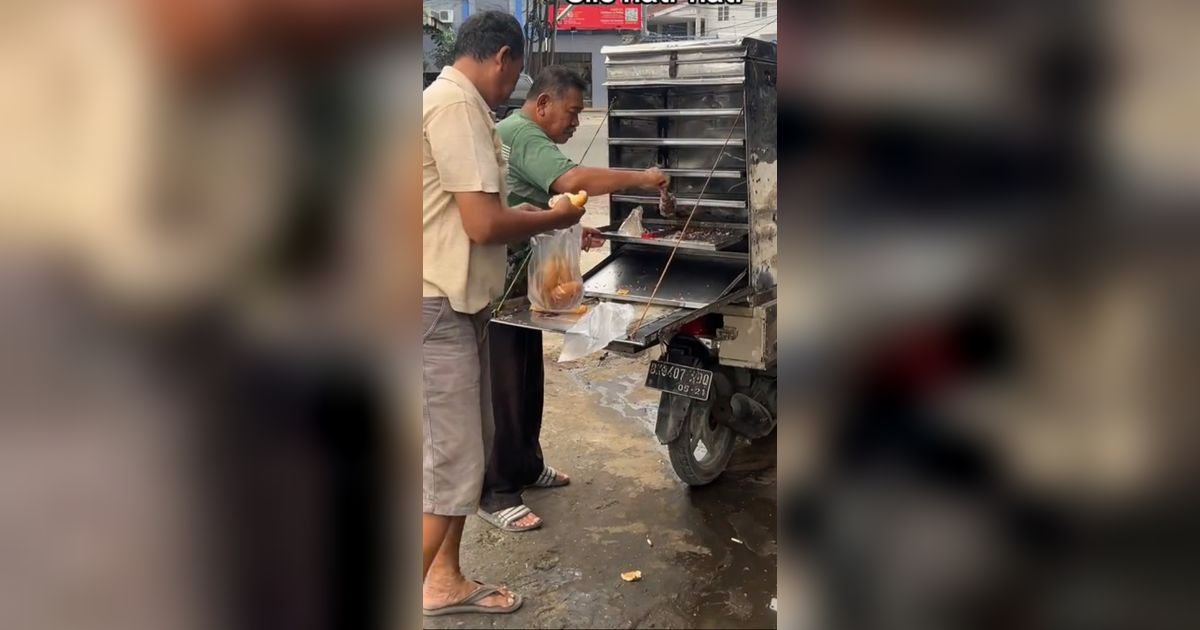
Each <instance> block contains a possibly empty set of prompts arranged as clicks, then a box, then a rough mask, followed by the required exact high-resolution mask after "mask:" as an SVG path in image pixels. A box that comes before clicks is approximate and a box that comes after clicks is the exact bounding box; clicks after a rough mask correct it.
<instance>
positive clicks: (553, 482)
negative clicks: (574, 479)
mask: <svg viewBox="0 0 1200 630" xmlns="http://www.w3.org/2000/svg"><path fill="white" fill-rule="evenodd" d="M569 483H571V478H570V477H568V476H566V475H565V474H563V473H561V472H559V471H557V470H555V469H553V468H551V467H550V466H546V467H544V468H542V474H540V475H538V478H537V479H535V480H534V482H533V483H531V484H529V487H530V488H557V487H559V486H565V485H567V484H569Z"/></svg>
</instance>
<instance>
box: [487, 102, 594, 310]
mask: <svg viewBox="0 0 1200 630" xmlns="http://www.w3.org/2000/svg"><path fill="white" fill-rule="evenodd" d="M496 131H498V132H499V133H500V141H501V143H502V144H503V146H502V147H501V152H502V153H503V155H504V157H505V159H507V160H508V177H507V179H506V183H507V184H508V205H509V206H516V205H519V204H522V203H531V204H533V205H535V206H537V207H539V208H545V207H547V206H548V205H549V203H550V197H551V196H552V193H551V190H550V186H551V185H552V184H554V180H556V179H558V178H559V177H562V175H563V173H566V172H567V171H569V170H571V169H572V168H575V166H577V165H576V164H575V162H572V161H571V160H570V159H568V158H567V156H565V155H563V153H562V151H560V150H559V148H558V145H557V144H554V141H553V140H551V139H550V136H547V135H546V132H544V131H542V128H541V127H538V126H537V123H535V122H533V121H532V120H530V119H529V117H528V116H526V115H525V112H522V111H517V112H513V114H512V115H511V116H509V117H508V118H505V119H504V120H502V121H500V124H498V125H496ZM528 252H529V245H528V243H525V244H523V245H520V246H516V247H509V251H508V273H507V278H506V279H505V281H504V288H505V289H508V287H509V286H510V285H511V286H512V291H511V292H510V293H509V297H510V298H511V297H517V296H521V295H525V292H526V286H525V272H524V270H522V269H521V266H522V263H523V262H524V261H525V257H526V255H527V254H528ZM518 271H519V272H521V273H520V276H519V277H518ZM514 278H517V282H516V284H513V279H514Z"/></svg>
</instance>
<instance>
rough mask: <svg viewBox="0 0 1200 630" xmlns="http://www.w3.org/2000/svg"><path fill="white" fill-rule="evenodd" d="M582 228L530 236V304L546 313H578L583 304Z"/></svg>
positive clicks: (576, 227) (573, 227)
mask: <svg viewBox="0 0 1200 630" xmlns="http://www.w3.org/2000/svg"><path fill="white" fill-rule="evenodd" d="M582 239H583V228H582V227H580V226H579V225H578V224H576V225H573V226H571V227H569V228H567V229H565V230H554V231H552V232H547V233H545V234H538V235H537V236H534V237H533V238H531V239H530V242H531V244H532V245H533V253H532V255H531V257H530V259H529V272H528V273H529V276H528V280H529V303H530V304H531V305H532V307H533V310H535V311H541V312H544V313H574V312H578V310H579V305H580V304H582V303H583V274H582V273H580V271H579V244H580V242H581V241H582Z"/></svg>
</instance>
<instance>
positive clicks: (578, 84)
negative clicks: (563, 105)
mask: <svg viewBox="0 0 1200 630" xmlns="http://www.w3.org/2000/svg"><path fill="white" fill-rule="evenodd" d="M572 88H574V89H577V90H579V91H580V92H581V93H583V92H587V82H586V81H584V80H583V77H581V76H579V73H578V72H575V71H574V70H571V69H570V68H568V67H566V66H546V68H545V69H544V70H542V71H541V72H539V73H538V75H537V79H535V80H534V82H533V85H531V86H530V87H529V94H528V95H526V97H525V98H526V99H527V100H530V101H534V100H537V97H538V96H540V95H541V94H545V93H546V92H549V93H551V94H553V95H554V96H556V97H559V98H562V97H563V96H564V95H566V93H567V91H568V90H570V89H572Z"/></svg>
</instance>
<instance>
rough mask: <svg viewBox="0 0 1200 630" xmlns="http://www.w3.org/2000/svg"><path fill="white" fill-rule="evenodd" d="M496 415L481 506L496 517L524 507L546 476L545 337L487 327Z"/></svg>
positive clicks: (534, 332) (495, 325)
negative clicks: (526, 494) (525, 495)
mask: <svg viewBox="0 0 1200 630" xmlns="http://www.w3.org/2000/svg"><path fill="white" fill-rule="evenodd" d="M488 344H489V349H490V351H491V359H492V361H491V370H492V412H493V415H494V416H495V421H496V433H495V437H494V438H493V442H492V457H491V460H490V461H489V463H488V469H487V474H486V475H485V476H484V480H483V496H482V497H481V498H480V502H479V503H480V507H481V508H483V509H484V510H485V511H487V512H495V511H497V510H503V509H506V508H510V507H514V506H517V505H521V503H522V502H523V500H522V498H521V491H522V490H523V489H524V488H525V486H527V485H529V484H531V483H533V482H534V481H536V480H537V478H538V475H540V474H541V473H542V467H543V465H544V462H543V460H542V447H541V444H539V443H538V436H539V435H541V432H542V396H543V393H544V392H543V386H544V384H545V383H544V376H545V372H544V370H543V368H542V333H541V331H538V330H529V329H526V328H517V327H514V326H505V325H503V324H498V323H495V322H493V323H491V324H489V325H488Z"/></svg>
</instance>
